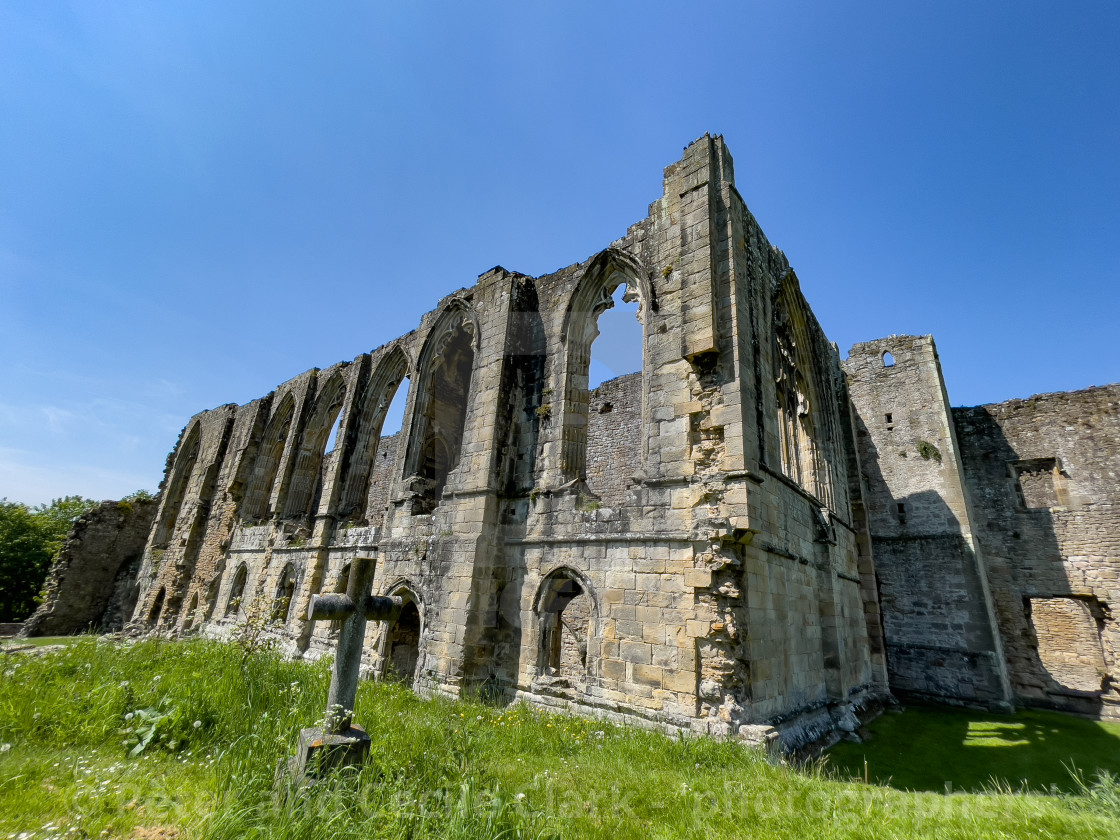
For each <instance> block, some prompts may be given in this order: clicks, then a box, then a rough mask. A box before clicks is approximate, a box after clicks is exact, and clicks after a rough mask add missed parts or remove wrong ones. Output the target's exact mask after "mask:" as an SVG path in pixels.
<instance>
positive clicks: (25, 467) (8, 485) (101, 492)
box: [0, 448, 160, 505]
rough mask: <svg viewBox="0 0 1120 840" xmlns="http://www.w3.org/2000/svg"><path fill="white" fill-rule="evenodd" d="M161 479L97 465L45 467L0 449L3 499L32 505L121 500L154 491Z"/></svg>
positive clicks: (24, 455) (27, 456)
mask: <svg viewBox="0 0 1120 840" xmlns="http://www.w3.org/2000/svg"><path fill="white" fill-rule="evenodd" d="M159 479H160V476H159V475H158V474H157V473H154V472H153V473H151V474H144V473H141V472H134V471H131V470H128V469H123V470H115V469H111V468H107V467H104V466H101V465H99V464H94V463H82V462H77V463H69V464H66V465H54V464H43V463H39V462H37V459H36V455H35V453H31V452H27V451H25V450H19V449H8V448H0V497H6V498H8V499H9V500H11V501H18V502H24V503H26V504H29V505H37V504H45V503H47V502H50V500H51V499H56V498H59V497H60V496H71V495H80V496H86V497H89V498H93V499H119V498H121V497H122V496H127V495H128V494H129V493H132V492H133V491H135V490H139V489H141V488H143V489H146V490H152V491H154V490H155V489H156V487H157V486H158V485H159Z"/></svg>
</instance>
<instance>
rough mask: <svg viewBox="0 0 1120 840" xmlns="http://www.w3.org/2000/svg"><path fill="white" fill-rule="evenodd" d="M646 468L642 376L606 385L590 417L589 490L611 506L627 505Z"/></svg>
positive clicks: (598, 390)
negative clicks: (637, 476)
mask: <svg viewBox="0 0 1120 840" xmlns="http://www.w3.org/2000/svg"><path fill="white" fill-rule="evenodd" d="M641 468H642V375H641V374H640V373H629V374H626V375H625V376H620V377H618V378H616V379H611V380H610V381H608V382H604V383H602V384H601V385H600V386H599V387H598V388H596V389H595V390H593V391H592V392H591V395H590V404H589V409H588V415H587V487H588V489H589V490H590V491H591V493H592V494H593V495H594V496H595V497H596V499H595V501H596V502H597V503H599V504H603V505H605V506H607V507H621V506H622V505H624V504H626V503H627V498H626V494H627V487H628V486H629V485H630V484H631V483H632V481H633V478H634V475H635V474H636V473H637V472H639V471H640V470H641Z"/></svg>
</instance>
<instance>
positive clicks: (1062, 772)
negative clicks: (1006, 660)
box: [828, 706, 1120, 793]
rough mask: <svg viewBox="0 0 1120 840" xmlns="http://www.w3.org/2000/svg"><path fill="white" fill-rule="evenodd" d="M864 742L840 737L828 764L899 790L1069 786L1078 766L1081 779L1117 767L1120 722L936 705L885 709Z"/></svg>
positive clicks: (839, 771)
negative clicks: (844, 740) (1074, 770)
mask: <svg viewBox="0 0 1120 840" xmlns="http://www.w3.org/2000/svg"><path fill="white" fill-rule="evenodd" d="M868 729H869V731H870V734H871V738H870V739H868V740H866V741H865V742H864V743H862V744H851V743H840V744H837V745H836V746H835V747H833V748H832V749H831V750H830V751H829V753H828V765H829V767H831V768H833V770H834V771H835V772H836V773H837V774H838V775H839V776H840V777H842V778H860V779H862V778H863V777H864V772H865V764H864V762H865V761H866V772H867V778H868V780H869V781H871V782H873V783H877V784H889V785H890V786H891V787H895V788H900V789H903V790H923V791H937V792H943V791H945V790H946V789H951V790H968V791H978V790H981V789H983V788H992V787H994V786H996V785H997V784H998V785H1000V786H1002V787H1004V788H1006V787H1011V788H1013V789H1016V790H1018V789H1021V788H1029V789H1030V790H1034V791H1050V790H1052V789H1054V788H1057V789H1058V790H1060V791H1063V792H1068V793H1072V792H1075V791H1076V790H1077V785H1076V783H1075V782H1074V779H1073V777H1072V775H1071V773H1070V769H1071V768H1074V767H1076V768H1077V769H1078V770H1080V771H1081V772H1082V773H1083V774H1084V776H1085V778H1086V779H1092V778H1093V777H1094V776H1095V775H1096V774H1097V773H1098V772H1100V771H1108V772H1111V773H1113V774H1120V724H1117V723H1101V722H1098V721H1092V720H1085V719H1083V718H1076V717H1071V716H1069V715H1063V714H1058V713H1056V712H1045V711H1040V710H1036V709H1030V710H1023V711H1019V712H1017V713H1016V714H1015V715H999V714H990V713H985V712H978V711H965V710H960V709H950V708H943V707H934V706H909V707H907V708H906V710H905V711H903V712H897V711H896V712H893V713H892V712H888V713H887V714H884V715H883V716H882V717H880V718H879V719H878V720H876V721H874V722H873V723H872V724H871V725H870V727H868Z"/></svg>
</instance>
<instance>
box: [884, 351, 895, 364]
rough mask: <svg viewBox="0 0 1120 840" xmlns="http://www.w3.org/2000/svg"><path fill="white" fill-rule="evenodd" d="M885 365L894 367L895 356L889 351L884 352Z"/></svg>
mask: <svg viewBox="0 0 1120 840" xmlns="http://www.w3.org/2000/svg"><path fill="white" fill-rule="evenodd" d="M883 367H894V356H892V355H891V354H890V353H889V352H888V353H884V354H883Z"/></svg>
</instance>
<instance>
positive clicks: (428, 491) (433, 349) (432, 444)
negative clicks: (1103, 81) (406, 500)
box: [404, 307, 475, 514]
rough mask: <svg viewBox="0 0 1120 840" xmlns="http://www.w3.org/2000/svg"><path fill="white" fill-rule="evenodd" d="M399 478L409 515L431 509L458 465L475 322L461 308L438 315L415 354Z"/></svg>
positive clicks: (472, 367)
mask: <svg viewBox="0 0 1120 840" xmlns="http://www.w3.org/2000/svg"><path fill="white" fill-rule="evenodd" d="M420 359H421V361H420V382H419V385H418V388H419V389H418V391H417V399H416V403H415V405H414V407H413V412H412V428H411V433H410V434H409V441H408V456H407V458H406V461H405V473H404V474H405V476H407V477H409V479H410V481H411V484H412V492H413V494H414V496H413V505H412V511H413V513H414V514H423V513H431V512H432V510H434V509H435V507H436V505H438V504H439V501H440V499H441V498H442V497H443V490H444V487H445V486H446V485H447V479H448V476H449V475H450V474H451V471H452V470H453V469H455V467H456V466H457V465H458V463H459V456H460V454H461V449H462V445H463V433H464V431H465V427H466V420H467V407H468V404H469V400H470V389H471V377H472V375H473V372H474V359H475V325H474V320H473V319H472V318H471V317H470V314H469V312H468V311H467V310H465V309H464V308H460V307H454V308H452V309H450V310H449V311H448V312H446V313H445V314H444V317H443V318H442V319H441V322H440V323H438V324H437V325H436V327H435V328H433V330H432V335H431V336H430V337H429V338H428V342H427V344H426V345H425V347H424V350H423V352H422V353H421V356H420Z"/></svg>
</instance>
